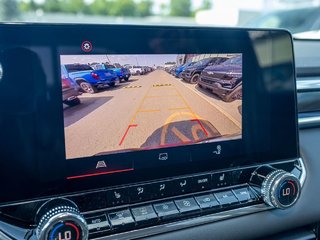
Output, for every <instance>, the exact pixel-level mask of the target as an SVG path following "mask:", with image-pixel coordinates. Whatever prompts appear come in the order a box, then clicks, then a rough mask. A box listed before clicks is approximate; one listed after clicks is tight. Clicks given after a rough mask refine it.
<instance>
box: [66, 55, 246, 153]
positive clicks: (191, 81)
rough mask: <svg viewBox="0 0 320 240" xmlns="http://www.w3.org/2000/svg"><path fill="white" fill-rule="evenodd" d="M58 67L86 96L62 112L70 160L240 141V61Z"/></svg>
mask: <svg viewBox="0 0 320 240" xmlns="http://www.w3.org/2000/svg"><path fill="white" fill-rule="evenodd" d="M60 61H61V74H62V75H61V79H62V81H64V82H67V81H69V82H70V83H72V84H74V85H78V86H79V88H80V90H82V92H83V93H82V95H80V96H77V100H75V99H73V100H72V101H73V102H72V101H71V104H70V103H69V104H64V106H63V114H64V131H65V146H66V159H74V158H79V157H91V156H96V155H105V154H110V153H120V152H130V151H139V150H151V149H157V148H167V147H175V146H181V145H189V144H201V143H211V142H219V141H228V140H234V139H241V136H242V123H241V122H242V115H241V109H242V54H241V53H240V54H239V53H235V54H226V53H211V54H148V55H146V54H135V55H130V54H122V55H111V54H110V55H109V54H105V55H95V54H94V55H88V54H83V55H61V56H60ZM78 99H79V100H78ZM74 102H75V103H77V104H76V106H74V105H75V104H72V103H74ZM65 103H66V102H65ZM163 158H165V156H163Z"/></svg>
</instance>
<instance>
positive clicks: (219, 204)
mask: <svg viewBox="0 0 320 240" xmlns="http://www.w3.org/2000/svg"><path fill="white" fill-rule="evenodd" d="M304 178H305V171H304V167H303V163H302V161H301V160H300V159H299V160H293V161H287V162H280V163H274V164H269V165H262V166H261V165H260V166H248V167H244V168H238V169H229V170H225V171H219V172H205V173H201V174H196V175H189V176H188V175H187V176H181V177H177V178H171V179H161V180H160V181H154V182H146V183H138V184H135V185H128V186H119V187H115V188H111V189H105V190H99V191H95V192H90V193H82V194H74V195H66V196H63V197H57V198H52V199H47V200H42V201H41V202H39V203H41V204H40V205H39V207H37V211H36V212H35V216H36V217H35V218H34V221H33V223H32V222H31V223H30V229H29V230H28V231H29V234H25V236H29V238H26V239H28V240H86V239H96V238H101V237H103V239H109V240H113V239H119V240H121V239H122V240H127V239H134V238H141V237H143V236H148V235H153V234H159V233H163V232H164V231H175V230H179V229H183V228H186V227H192V226H196V225H200V224H204V223H209V222H213V221H220V220H223V219H227V218H232V217H235V216H241V215H244V214H250V213H255V212H259V211H265V210H269V209H272V208H279V209H284V208H288V207H291V206H292V205H294V204H295V203H296V202H297V201H298V198H299V196H300V192H301V187H302V184H303V181H304ZM29 204H30V203H29ZM21 207H22V209H23V207H25V208H24V209H25V211H28V209H31V207H30V205H29V206H28V204H24V205H21ZM2 210H4V211H2V212H3V213H5V208H4V209H2ZM29 215H31V214H30V213H29ZM190 219H192V221H190ZM27 220H28V219H26V221H27Z"/></svg>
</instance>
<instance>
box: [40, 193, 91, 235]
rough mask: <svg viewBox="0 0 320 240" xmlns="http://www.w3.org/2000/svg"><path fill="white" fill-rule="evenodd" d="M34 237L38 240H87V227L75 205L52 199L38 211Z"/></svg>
mask: <svg viewBox="0 0 320 240" xmlns="http://www.w3.org/2000/svg"><path fill="white" fill-rule="evenodd" d="M36 221H37V222H38V226H37V229H36V237H37V239H39V240H56V239H59V240H60V239H61V240H62V239H67V240H87V239H88V227H87V223H86V221H85V219H84V218H83V216H82V215H81V214H80V212H79V210H78V208H77V206H76V205H75V203H73V202H71V201H69V200H67V199H54V200H50V201H48V202H46V203H45V204H44V205H42V207H41V208H40V209H39V211H38V214H37V217H36Z"/></svg>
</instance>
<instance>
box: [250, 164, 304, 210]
mask: <svg viewBox="0 0 320 240" xmlns="http://www.w3.org/2000/svg"><path fill="white" fill-rule="evenodd" d="M250 182H251V184H252V185H253V186H259V187H260V188H261V195H262V198H263V200H264V202H265V203H267V204H268V205H269V206H272V207H275V208H281V209H284V208H288V207H291V206H292V205H294V204H295V203H296V201H297V200H298V198H299V196H300V191H301V184H300V181H299V179H298V178H297V177H296V176H294V175H293V174H292V173H289V172H286V171H284V170H282V169H276V168H274V167H271V166H261V167H259V168H258V169H256V170H255V171H254V172H253V173H252V175H251V180H250Z"/></svg>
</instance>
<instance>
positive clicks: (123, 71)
mask: <svg viewBox="0 0 320 240" xmlns="http://www.w3.org/2000/svg"><path fill="white" fill-rule="evenodd" d="M103 66H105V69H109V70H112V71H114V72H115V73H116V74H117V76H118V78H119V80H120V81H121V80H122V79H123V80H125V81H128V80H129V78H130V76H131V73H130V71H129V70H128V69H127V68H123V67H116V66H115V65H111V64H103Z"/></svg>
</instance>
